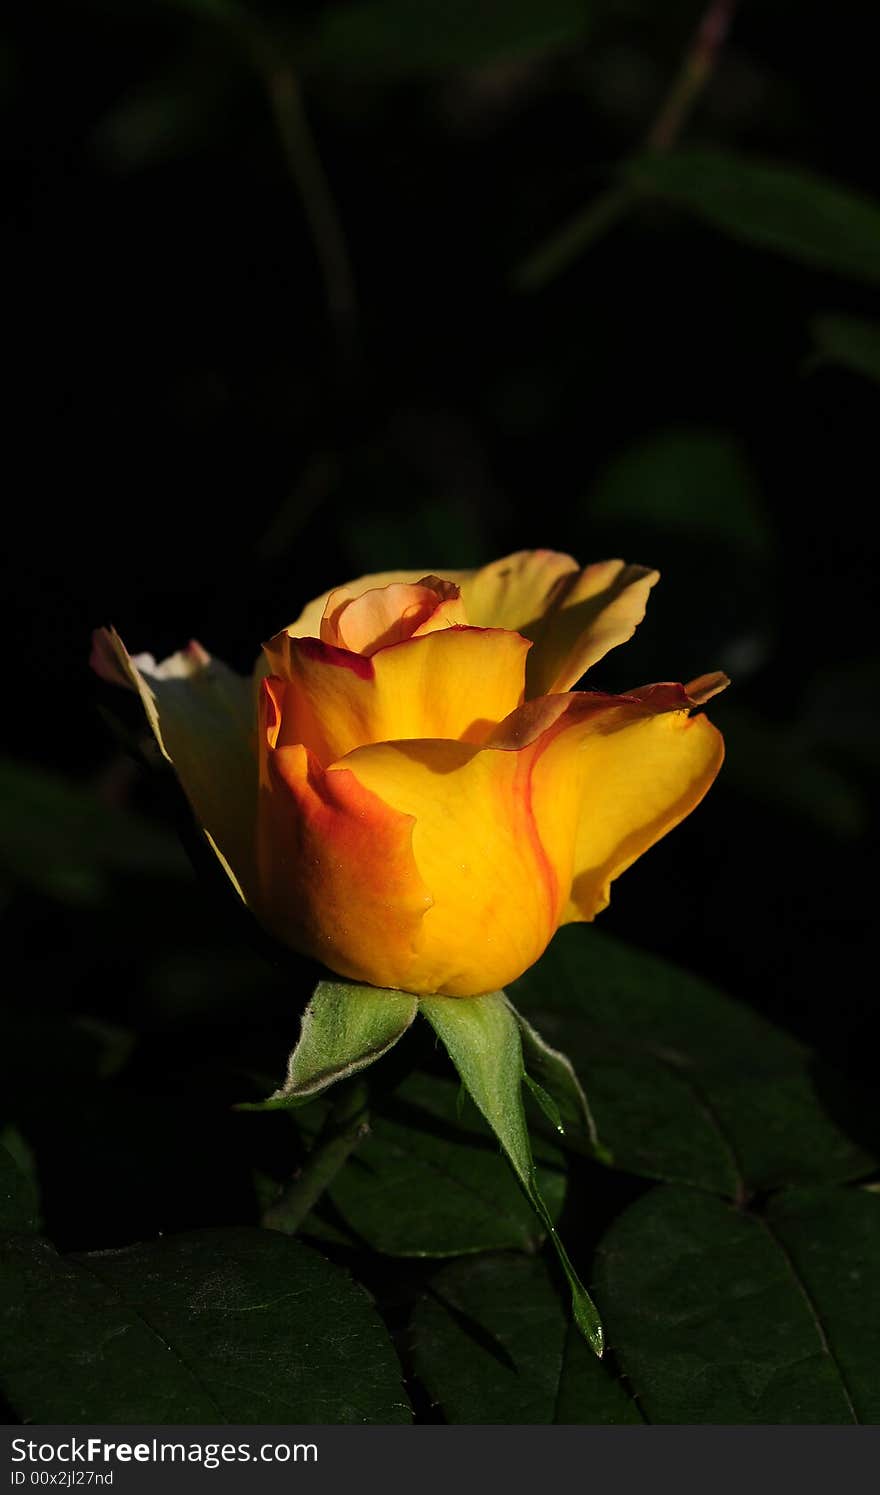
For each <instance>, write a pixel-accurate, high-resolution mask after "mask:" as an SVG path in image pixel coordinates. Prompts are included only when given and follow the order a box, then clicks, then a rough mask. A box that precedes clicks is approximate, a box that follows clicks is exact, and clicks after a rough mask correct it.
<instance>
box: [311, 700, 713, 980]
mask: <svg viewBox="0 0 880 1495" xmlns="http://www.w3.org/2000/svg"><path fill="white" fill-rule="evenodd" d="M691 704H692V702H691V701H690V699H689V698H688V696H687V694H686V693H685V691H684V688H683V687H682V686H672V685H670V686H659V687H651V688H649V689H648V690H647V691H645V692H634V693H633V694H632V695H630V696H605V695H600V694H591V693H579V694H576V695H568V696H561V697H554V698H551V699H549V700H547V701H541V702H538V701H534V702H529V703H527V704H526V705H524V706H523V707H522V708H520V710H519V711H517V712H514V713H513V715H512V717H511V718H510V719H509V721H508V722H507V723H505V724H502V727H501V728H500V729H499V731H498V732H497V733H496V734H495V735H494V736H493V737H492V739H491V740H490V742H489V744H488V745H487V746H485V747H484V748H482V749H476V750H475V749H472V748H469V747H468V746H466V745H464V744H458V743H449V742H438V741H424V742H410V743H380V744H376V745H374V746H372V747H363V748H359V749H357V750H356V751H354V752H352V753H350V754H349V755H348V757H347V758H346V759H345V760H343V762H342V763H341V764H339V765H336V766H335V767H334V768H331V769H330V771H329V774H328V777H329V778H330V779H332V777H333V775H334V773H336V772H337V771H338V770H339V769H344V770H349V771H350V772H351V773H352V774H353V775H354V776H355V777H356V778H357V780H358V781H359V782H360V783H361V784H362V785H363V786H364V787H365V788H366V789H369V790H370V791H371V792H372V793H373V794H374V795H376V796H377V797H378V798H379V799H381V800H382V801H383V802H384V803H386V804H388V805H390V806H393V807H394V808H395V809H396V810H398V811H400V812H402V813H403V814H406V815H410V816H412V817H413V819H414V821H415V824H414V827H413V842H412V845H413V853H414V856H415V861H416V865H417V866H418V869H419V872H420V873H421V875H422V877H423V878H424V881H425V885H426V886H427V888H428V889H429V890H430V891H431V893H432V895H433V897H434V904H433V907H432V908H431V909H430V911H429V912H428V913H427V914H426V915H425V918H424V921H423V925H422V930H421V941H420V945H419V950H418V958H417V960H415V962H414V964H413V966H412V968H411V971H410V978H409V979H410V980H411V981H413V982H414V983H415V984H414V985H413V988H412V989H413V990H415V991H420V992H428V991H438V992H442V993H445V994H447V995H450V996H471V995H474V994H476V993H479V992H483V991H489V990H493V989H495V988H498V987H502V986H504V985H505V984H506V983H507V982H509V981H511V980H513V979H515V977H516V976H518V975H520V974H521V973H522V972H523V971H524V970H525V969H527V967H528V966H529V965H531V964H532V963H533V962H534V961H535V960H537V959H538V958H539V956H540V955H541V954H542V952H543V950H544V949H545V947H546V945H547V944H548V943H549V941H550V939H551V937H552V935H553V933H554V931H555V929H556V928H557V926H558V924H559V923H560V922H570V921H571V920H573V919H591V918H593V917H594V915H595V914H596V913H597V912H598V911H599V909H600V908H603V907H604V906H605V904H606V903H607V901H608V887H609V884H610V882H611V881H612V879H613V878H614V877H616V876H618V874H619V873H620V872H622V871H623V870H624V868H625V867H627V866H629V865H630V863H631V862H633V861H634V860H635V859H636V857H637V856H639V855H640V854H641V852H642V851H644V850H646V849H647V848H648V847H649V846H650V845H652V844H653V843H654V842H655V841H657V840H659V838H660V837H661V836H662V835H664V834H665V832H666V831H667V830H670V829H671V828H672V826H673V825H676V824H677V823H678V822H679V821H680V820H681V819H683V818H684V816H685V815H686V814H687V813H688V812H689V811H690V810H691V809H693V808H694V806H695V805H696V804H697V803H698V802H699V800H700V799H701V798H702V796H703V794H705V792H706V790H707V789H708V787H709V785H710V784H711V782H712V780H713V779H714V777H715V774H716V773H717V771H718V768H719V767H720V764H721V758H722V756H723V745H722V742H721V738H720V735H719V734H718V733H717V732H716V730H715V728H714V727H712V726H711V724H710V723H709V722H708V721H707V720H706V718H705V717H703V716H699V717H694V718H692V717H690V716H689V714H688V713H689V708H690V706H691Z"/></svg>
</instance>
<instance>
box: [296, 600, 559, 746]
mask: <svg viewBox="0 0 880 1495" xmlns="http://www.w3.org/2000/svg"><path fill="white" fill-rule="evenodd" d="M529 647H530V645H529V643H528V641H527V640H526V639H524V638H521V637H520V635H519V634H517V633H505V632H504V631H502V630H501V629H483V628H446V629H443V630H441V631H439V632H436V633H428V634H425V635H424V636H423V637H420V638H413V639H409V640H407V641H405V642H404V643H400V644H394V645H392V646H391V647H390V648H386V649H381V650H379V651H378V653H376V654H374V655H373V656H372V658H370V659H364V658H363V657H362V656H361V655H358V654H351V653H348V652H347V651H346V650H343V649H334V648H331V647H330V646H328V645H326V644H322V643H319V642H318V641H317V640H316V639H308V638H306V639H292V638H290V636H289V635H288V634H287V633H281V634H279V635H278V636H277V638H275V639H273V640H272V642H271V644H268V645H267V646H266V651H267V654H268V655H269V660H270V664H271V666H272V669H273V671H274V673H276V674H278V675H280V676H281V678H282V679H284V680H286V681H287V682H288V683H289V688H288V690H287V691H286V692H285V695H284V702H283V707H282V721H281V725H280V732H279V738H278V741H279V743H280V744H281V745H283V746H289V745H292V744H294V743H297V742H302V743H305V744H306V746H307V747H309V748H310V749H311V751H312V752H313V753H315V754H316V755H317V757H318V758H319V759H320V761H321V762H322V763H324V764H328V763H333V762H335V760H336V759H338V758H342V757H344V756H345V754H346V753H348V752H351V751H352V750H353V749H354V748H356V747H361V746H362V745H364V744H365V743H370V742H385V741H391V740H394V739H401V738H413V737H447V738H451V739H453V740H460V741H464V742H474V743H479V742H483V741H485V739H486V738H487V737H488V736H489V734H490V732H492V730H493V729H494V728H495V726H496V725H497V723H498V722H500V721H502V720H503V719H504V718H505V717H506V716H507V715H508V714H509V713H510V712H511V711H513V710H514V709H515V708H516V707H517V706H518V705H519V704H520V702H521V701H522V698H523V688H524V682H525V663H526V654H527V652H528V649H529Z"/></svg>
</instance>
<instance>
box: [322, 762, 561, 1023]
mask: <svg viewBox="0 0 880 1495" xmlns="http://www.w3.org/2000/svg"><path fill="white" fill-rule="evenodd" d="M532 757H533V751H532V750H531V749H527V750H526V751H525V752H504V751H499V752H496V751H493V750H490V749H480V748H474V747H470V746H468V745H467V744H466V743H460V742H441V741H436V740H432V741H422V742H390V743H377V744H375V745H373V746H372V747H363V748H358V749H357V750H356V751H355V752H353V753H350V754H349V756H348V757H347V758H346V759H344V760H343V762H342V763H341V764H337V765H336V766H335V767H333V768H331V769H330V770H329V771H328V773H327V779H328V780H329V781H330V782H331V783H332V781H333V780H334V779H335V778H336V777H337V775H343V774H345V775H348V774H350V775H351V777H352V778H353V779H354V780H356V781H357V782H358V783H359V784H361V785H362V786H363V788H364V789H365V790H367V791H369V792H370V794H371V795H372V796H375V797H376V798H378V799H379V800H382V801H384V802H385V803H386V804H389V805H393V806H394V808H395V810H397V811H398V812H400V813H402V814H403V815H405V816H408V817H410V818H411V820H412V822H413V830H412V846H413V853H414V856H415V862H416V865H417V866H418V869H419V872H420V874H421V876H422V877H423V878H424V881H425V886H426V887H427V888H428V889H429V890H430V892H431V894H432V896H433V906H432V907H431V908H430V909H429V910H428V911H427V912H426V914H425V917H424V920H423V922H422V928H421V936H420V941H419V945H418V949H417V954H416V958H415V959H414V960H413V962H412V963H411V965H410V968H409V974H408V976H407V978H406V981H403V980H398V981H397V982H396V983H394V984H396V985H406V984H408V985H409V988H410V990H412V991H415V992H419V993H432V992H440V993H443V994H445V995H448V996H475V995H477V994H479V993H481V992H485V991H493V990H496V989H497V988H499V987H501V986H503V985H504V984H505V983H506V982H507V981H511V980H513V979H514V977H516V976H518V975H520V974H521V973H522V972H523V971H524V970H525V969H526V968H527V967H528V966H530V965H531V964H532V963H533V962H534V961H535V960H537V959H538V956H539V955H540V954H541V953H542V951H543V950H544V948H545V947H546V945H547V944H548V942H549V940H550V938H551V936H552V934H553V932H554V930H555V928H556V922H557V918H556V915H557V908H558V905H559V896H558V889H557V885H556V879H555V874H554V870H553V868H552V866H551V865H550V864H549V863H548V860H547V857H546V855H545V853H544V849H543V847H542V845H541V842H540V840H539V838H538V836H537V832H536V827H535V822H534V817H533V814H532V810H531V803H530V793H529V787H530V786H529V776H530V768H531V759H532ZM380 930H381V925H380V926H378V928H377V934H376V938H377V940H381V933H380V932H379V931H380Z"/></svg>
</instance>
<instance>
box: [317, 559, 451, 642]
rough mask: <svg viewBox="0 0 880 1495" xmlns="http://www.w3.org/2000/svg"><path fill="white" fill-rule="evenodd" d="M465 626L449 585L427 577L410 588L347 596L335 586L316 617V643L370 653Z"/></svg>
mask: <svg viewBox="0 0 880 1495" xmlns="http://www.w3.org/2000/svg"><path fill="white" fill-rule="evenodd" d="M466 622H467V618H466V617H465V612H464V605H463V603H462V600H461V593H460V592H459V590H458V587H457V586H455V585H454V583H452V582H449V581H441V580H440V579H439V577H436V576H428V577H424V578H423V579H422V580H421V581H419V582H416V583H414V584H413V585H405V584H404V583H402V582H394V583H392V584H391V585H390V586H387V587H372V588H370V589H369V590H368V591H366V592H361V593H357V594H353V593H351V592H350V591H349V589H348V588H347V587H337V588H336V590H335V591H334V592H331V593H330V596H329V597H328V598H327V605H326V607H325V608H324V613H323V616H322V618H321V626H320V638H321V642H322V643H325V644H331V645H333V646H334V647H335V648H337V649H348V650H350V651H351V652H352V653H354V654H365V655H370V654H375V653H376V651H377V650H378V649H386V648H388V646H389V645H390V644H399V643H402V642H403V641H404V639H409V638H415V637H416V636H418V635H422V634H425V633H433V632H434V631H435V630H436V629H438V628H450V627H452V626H453V625H456V624H459V625H460V624H464V623H466Z"/></svg>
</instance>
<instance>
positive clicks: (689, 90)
mask: <svg viewBox="0 0 880 1495" xmlns="http://www.w3.org/2000/svg"><path fill="white" fill-rule="evenodd" d="M736 6H737V0H713V3H712V4H711V5H710V6H709V8H708V10H707V11H706V13H705V15H704V16H703V19H702V20H701V22H700V24H699V27H698V28H697V34H696V36H695V37H694V40H693V43H692V45H691V47H690V49H689V51H688V52H687V55H686V56H685V59H684V62H683V63H682V66H681V70H680V72H679V74H678V77H677V78H676V80H675V82H674V83H673V85H672V87H671V89H670V90H669V93H668V94H667V95H666V98H665V99H664V101H663V104H662V106H661V108H660V112H659V114H658V115H657V118H656V119H655V120H654V123H653V124H652V126H651V128H650V130H649V131H648V134H647V137H646V140H645V145H646V147H647V149H648V150H649V151H668V150H669V149H670V148H671V147H672V146H673V145H674V144H675V142H676V140H677V139H678V137H679V135H680V134H681V130H682V127H683V125H684V124H685V123H686V121H687V118H688V115H689V114H690V112H691V110H692V108H693V106H694V104H695V103H696V101H697V99H698V98H699V96H700V94H701V93H702V91H703V89H704V88H705V87H706V84H707V83H708V82H709V79H710V78H711V76H712V74H713V73H714V71H715V66H716V63H717V62H718V57H719V54H720V52H721V48H722V46H723V45H724V41H725V38H726V36H727V33H728V31H729V30H730V25H731V22H732V20H733V14H734V11H735V10H736Z"/></svg>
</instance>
